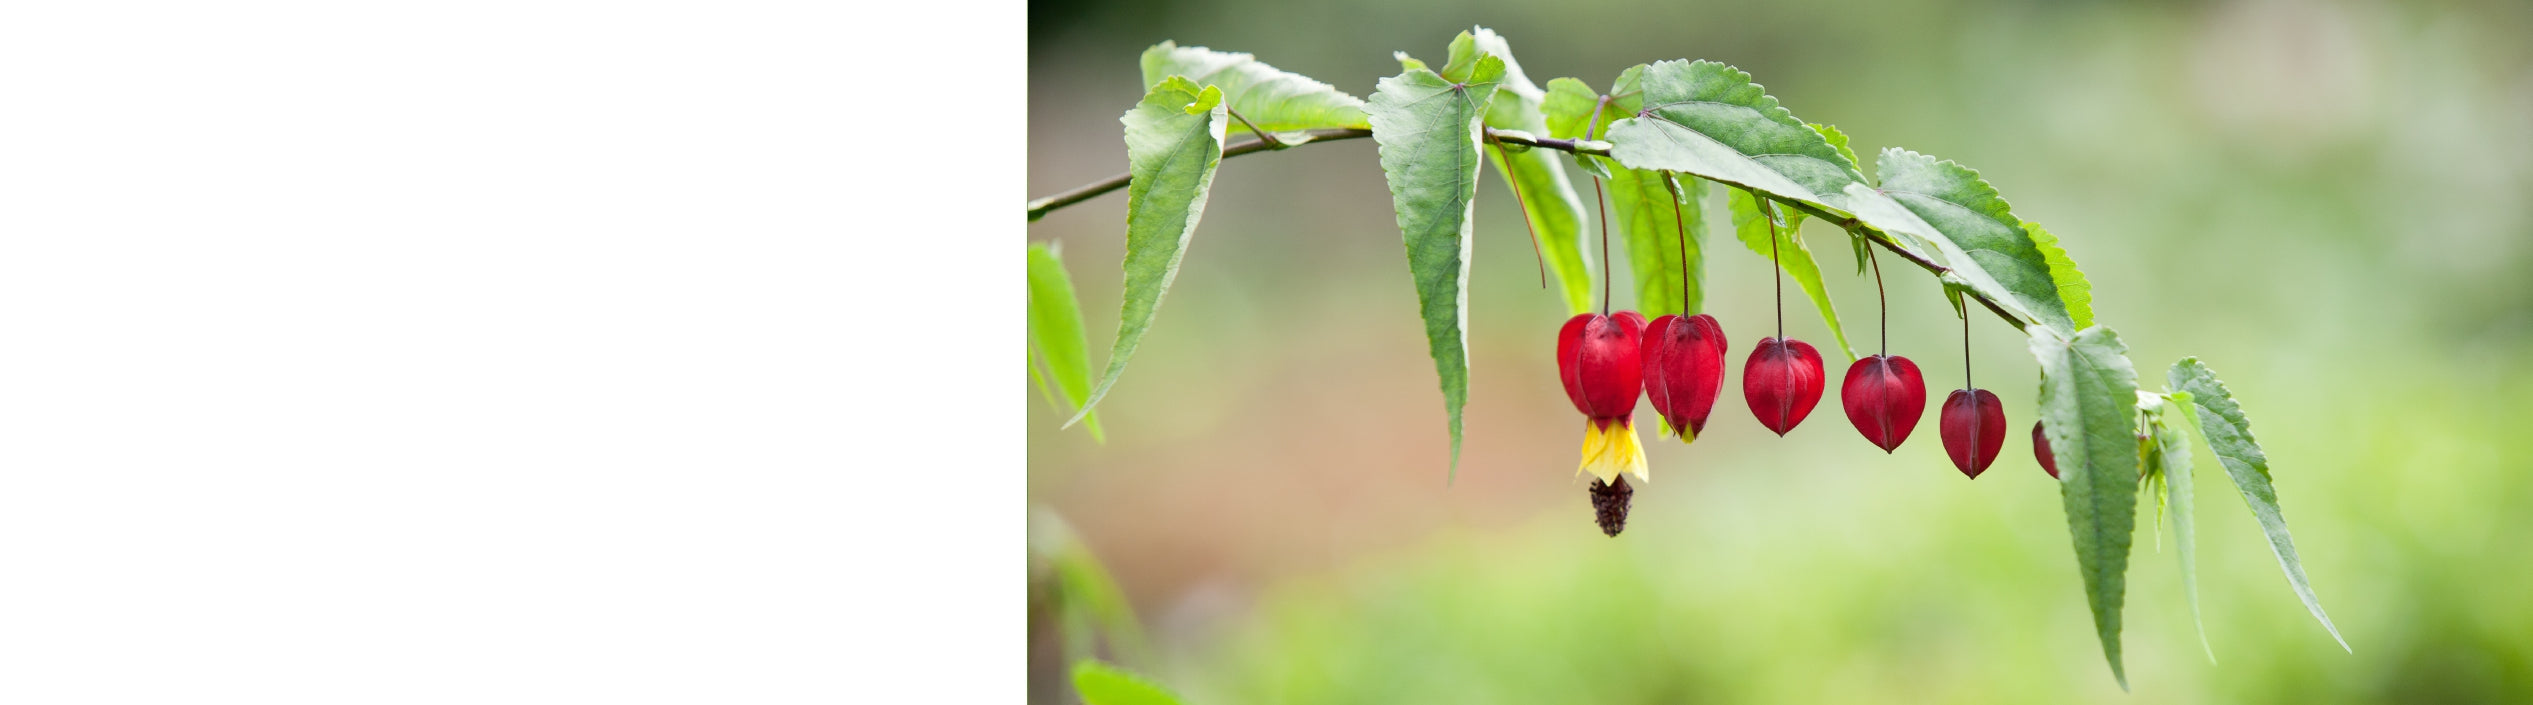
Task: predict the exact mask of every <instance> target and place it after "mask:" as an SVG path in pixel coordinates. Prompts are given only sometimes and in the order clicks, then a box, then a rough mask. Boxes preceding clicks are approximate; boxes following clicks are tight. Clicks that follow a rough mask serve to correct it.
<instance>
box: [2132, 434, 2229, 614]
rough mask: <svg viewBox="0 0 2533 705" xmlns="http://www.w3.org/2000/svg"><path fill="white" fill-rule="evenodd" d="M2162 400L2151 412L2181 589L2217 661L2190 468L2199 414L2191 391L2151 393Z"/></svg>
mask: <svg viewBox="0 0 2533 705" xmlns="http://www.w3.org/2000/svg"><path fill="white" fill-rule="evenodd" d="M2139 395H2140V396H2141V397H2142V396H2153V397H2155V398H2157V399H2158V400H2160V403H2158V404H2156V405H2155V408H2153V409H2151V410H2149V411H2148V413H2147V417H2146V418H2147V419H2148V420H2149V421H2150V422H2151V423H2152V424H2153V426H2154V433H2153V434H2152V435H2153V436H2154V444H2155V452H2156V456H2155V457H2156V461H2157V463H2158V464H2159V465H2160V466H2161V467H2162V468H2163V476H2164V504H2165V506H2167V507H2169V508H2170V509H2171V510H2172V539H2173V546H2174V547H2175V548H2176V551H2175V553H2176V554H2178V557H2179V558H2180V559H2181V589H2182V593H2183V595H2184V596H2186V598H2187V599H2188V601H2189V603H2190V625H2191V626H2192V627H2196V628H2197V629H2198V630H2199V648H2200V649H2201V650H2203V651H2206V652H2207V654H2208V662H2209V663H2215V662H2216V647H2215V646H2211V645H2209V644H2208V625H2207V621H2206V620H2204V619H2201V618H2200V616H2199V561H2198V555H2197V552H2198V541H2199V539H2198V534H2197V531H2196V530H2195V529H2193V527H2192V515H2193V514H2195V513H2196V510H2195V509H2193V506H2194V504H2193V502H2194V500H2193V499H2192V492H2193V491H2192V489H2191V476H2190V473H2191V467H2190V439H2191V437H2193V436H2194V435H2196V434H2197V433H2198V429H2197V425H2198V424H2197V422H2196V421H2194V420H2191V419H2193V418H2194V417H2195V416H2196V415H2195V414H2194V413H2193V412H2192V411H2191V410H2190V393H2189V392H2174V393H2172V394H2171V395H2159V394H2158V395H2149V394H2146V393H2143V392H2141V393H2140V394H2139Z"/></svg>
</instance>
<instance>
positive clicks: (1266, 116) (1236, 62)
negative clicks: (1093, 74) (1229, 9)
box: [1143, 41, 1370, 134]
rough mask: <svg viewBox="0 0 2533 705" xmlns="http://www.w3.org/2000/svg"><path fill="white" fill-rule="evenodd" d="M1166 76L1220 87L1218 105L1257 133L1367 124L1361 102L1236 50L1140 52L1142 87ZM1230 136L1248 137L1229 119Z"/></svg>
mask: <svg viewBox="0 0 2533 705" xmlns="http://www.w3.org/2000/svg"><path fill="white" fill-rule="evenodd" d="M1171 76H1185V77H1187V79H1188V80H1189V81H1191V82H1194V83H1195V84H1197V85H1200V86H1201V85H1212V86H1214V87H1217V88H1221V89H1222V92H1223V102H1224V103H1225V104H1226V105H1228V106H1230V108H1231V109H1232V110H1234V111H1237V112H1239V113H1240V116H1241V117H1244V118H1248V119H1249V122H1251V123H1255V124H1256V125H1257V126H1258V129H1260V130H1265V131H1267V132H1285V131H1298V130H1311V129H1319V128H1338V127H1352V128H1362V127H1369V126H1370V125H1369V124H1368V123H1366V122H1365V116H1364V113H1363V101H1362V100H1360V99H1357V98H1355V97H1354V96H1351V95H1347V94H1346V93H1345V92H1344V91H1340V90H1337V88H1336V87H1335V86H1330V85H1328V84H1326V83H1321V82H1319V81H1318V80H1316V79H1312V78H1310V77H1308V76H1303V75H1301V74H1298V73H1292V72H1289V71H1284V70H1280V69H1277V68H1275V67H1273V66H1268V65H1266V64H1265V63H1264V62H1260V61H1258V59H1257V57H1254V56H1250V55H1248V54H1244V53H1240V52H1229V51H1214V50H1212V49H1207V48H1204V47H1182V46H1179V45H1178V44H1177V43H1176V42H1166V41H1165V42H1162V43H1160V44H1156V45H1153V47H1152V48H1150V49H1146V50H1144V52H1143V85H1145V86H1146V87H1150V86H1153V85H1157V84H1159V83H1161V80H1162V79H1165V78H1168V77H1171ZM1230 131H1231V132H1232V133H1233V134H1242V133H1247V132H1248V131H1249V130H1248V128H1247V127H1246V126H1243V125H1240V124H1238V122H1237V121H1234V122H1233V124H1232V125H1231V128H1230Z"/></svg>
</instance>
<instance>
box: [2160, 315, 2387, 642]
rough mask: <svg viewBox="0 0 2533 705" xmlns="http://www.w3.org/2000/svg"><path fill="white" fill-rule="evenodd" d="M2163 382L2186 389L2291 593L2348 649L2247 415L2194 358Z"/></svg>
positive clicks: (2178, 365)
mask: <svg viewBox="0 0 2533 705" xmlns="http://www.w3.org/2000/svg"><path fill="white" fill-rule="evenodd" d="M2165 383H2166V385H2167V386H2168V388H2170V389H2172V390H2173V391H2176V392H2188V393H2190V399H2191V405H2192V406H2193V407H2194V408H2195V409H2196V415H2197V416H2198V421H2199V430H2200V431H2201V432H2202V433H2203V434H2204V437H2205V438H2206V439H2207V442H2208V449H2209V450H2212V451H2215V452H2216V459H2217V462H2218V463H2219V464H2221V465H2223V466H2225V475H2226V477H2229V478H2232V479H2233V480H2234V489H2236V490H2238V491H2240V492H2241V493H2242V495H2243V503H2244V504H2247V505H2250V506H2251V510H2252V517H2253V518H2255V519H2258V520H2259V521H2260V530H2261V532H2262V533H2265V534H2268V536H2269V549H2270V552H2272V553H2275V554H2277V556H2278V567H2279V568H2281V569H2284V570H2285V571H2286V573H2287V585H2288V586H2289V587H2292V588H2294V589H2295V592H2296V598H2297V599H2300V600H2303V601H2304V608H2305V610H2307V611H2310V612H2312V613H2313V618H2314V619H2315V620H2317V621H2320V622H2321V623H2322V628H2323V629H2324V630H2326V631H2329V632H2330V633H2331V639H2333V640H2335V641H2338V642H2339V645H2340V648H2341V649H2344V650H2345V649H2348V640H2347V639H2345V638H2342V637H2341V636H2340V630H2339V627H2337V626H2333V625H2332V624H2331V616H2330V615H2328V614H2324V613H2323V612H2322V599H2321V598H2320V597H2317V596H2315V595H2314V594H2313V584H2312V582H2311V581H2310V580H2308V579H2306V577H2305V575H2304V562H2303V561H2302V560H2301V559H2299V558H2297V557H2296V542H2295V537H2293V536H2291V535H2289V534H2288V533H2287V517H2286V515H2285V514H2283V513H2281V512H2280V510H2279V508H2278V490H2277V488H2276V486H2274V485H2272V484H2271V482H2270V477H2269V456H2268V455H2267V454H2265V453H2262V452H2261V450H2260V443H2259V442H2258V441H2256V440H2253V438H2252V422H2251V419H2250V418H2248V417H2246V416H2244V415H2243V409H2242V407H2241V406H2239V405H2237V404H2236V403H2235V401H2234V395H2233V393H2232V392H2230V391H2228V390H2226V388H2225V382H2223V381H2222V380H2218V379H2217V378H2216V373H2215V372H2214V371H2211V370H2209V369H2208V366H2207V365H2206V364H2205V363H2202V362H2199V358H2195V357H2185V358H2182V359H2181V361H2180V362H2175V363H2173V364H2172V369H2171V370H2170V371H2168V372H2166V373H2165Z"/></svg>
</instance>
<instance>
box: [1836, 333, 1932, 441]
mask: <svg viewBox="0 0 2533 705" xmlns="http://www.w3.org/2000/svg"><path fill="white" fill-rule="evenodd" d="M1838 401H1839V403H1840V404H1842V405H1844V406H1846V407H1847V421H1848V422H1849V423H1853V424H1855V425H1856V431H1858V432H1860V433H1863V434H1865V440H1867V441H1872V442H1873V444H1874V445H1875V446H1878V447H1880V448H1882V452H1884V453H1889V452H1891V451H1892V450H1894V449H1897V448H1899V447H1900V442H1901V441H1905V440H1908V438H1909V431H1911V430H1915V429H1916V428H1917V419H1918V417H1920V416H1924V415H1925V414H1926V379H1925V378H1924V377H1921V376H1919V375H1918V373H1917V363H1914V362H1910V361H1909V359H1908V358H1905V357H1900V356H1898V355H1875V356H1872V357H1867V358H1864V359H1861V360H1857V361H1856V364H1855V365H1853V366H1850V367H1848V368H1847V383H1846V384H1845V385H1842V386H1840V387H1839V390H1838Z"/></svg>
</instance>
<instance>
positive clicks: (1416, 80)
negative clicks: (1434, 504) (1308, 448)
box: [1366, 56, 1504, 478]
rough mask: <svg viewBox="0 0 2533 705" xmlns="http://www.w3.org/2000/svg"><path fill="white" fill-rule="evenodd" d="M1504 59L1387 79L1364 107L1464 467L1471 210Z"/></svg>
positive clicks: (1454, 458)
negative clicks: (1464, 69)
mask: <svg viewBox="0 0 2533 705" xmlns="http://www.w3.org/2000/svg"><path fill="white" fill-rule="evenodd" d="M1503 77H1504V62H1503V61H1502V60H1500V59H1497V58H1495V57H1492V56H1489V57H1485V58H1483V59H1479V60H1478V64H1477V66H1476V68H1474V69H1473V70H1471V72H1470V76H1469V80H1468V81H1465V82H1454V81H1451V80H1448V79H1445V78H1443V77H1442V75H1441V74H1437V73H1434V72H1432V71H1429V70H1424V69H1409V70H1407V71H1406V72H1403V73H1400V74H1399V75H1397V76H1392V77H1389V78H1384V79H1381V82H1380V86H1379V88H1378V89H1376V90H1375V91H1374V92H1373V94H1372V100H1371V101H1369V102H1368V103H1367V105H1366V107H1367V109H1368V110H1369V111H1370V113H1371V116H1372V118H1371V122H1372V140H1373V141H1374V142H1377V143H1379V144H1380V145H1381V171H1382V173H1384V174H1385V175H1387V176H1388V177H1389V183H1390V198H1391V202H1392V204H1393V205H1394V206H1395V207H1396V208H1397V210H1398V229H1399V232H1400V234H1401V235H1402V236H1403V238H1404V240H1405V241H1406V244H1407V269H1408V273H1409V274H1410V275H1412V276H1413V277H1414V278H1415V280H1416V299H1417V308H1418V313H1419V314H1420V315H1421V316H1422V317H1423V318H1424V320H1425V342H1426V346H1427V347H1428V348H1429V349H1430V350H1431V352H1432V353H1433V357H1434V372H1435V374H1436V375H1437V376H1439V377H1440V378H1441V382H1442V397H1443V410H1444V411H1445V412H1446V413H1447V414H1449V416H1450V422H1451V467H1452V475H1453V476H1454V477H1455V478H1456V477H1457V476H1458V474H1459V467H1460V410H1461V408H1462V407H1463V406H1466V405H1467V403H1468V399H1469V353H1468V332H1467V329H1468V298H1469V294H1468V284H1469V233H1470V221H1469V216H1470V213H1471V209H1472V207H1473V206H1474V205H1475V203H1476V199H1477V189H1478V164H1479V163H1480V162H1481V161H1482V159H1481V158H1480V157H1479V154H1478V152H1479V141H1480V140H1481V139H1482V134H1483V128H1484V125H1483V120H1484V119H1485V117H1486V110H1487V107H1486V106H1487V103H1488V101H1490V100H1492V99H1493V98H1494V97H1495V92H1496V84H1497V82H1499V81H1501V80H1503Z"/></svg>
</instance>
